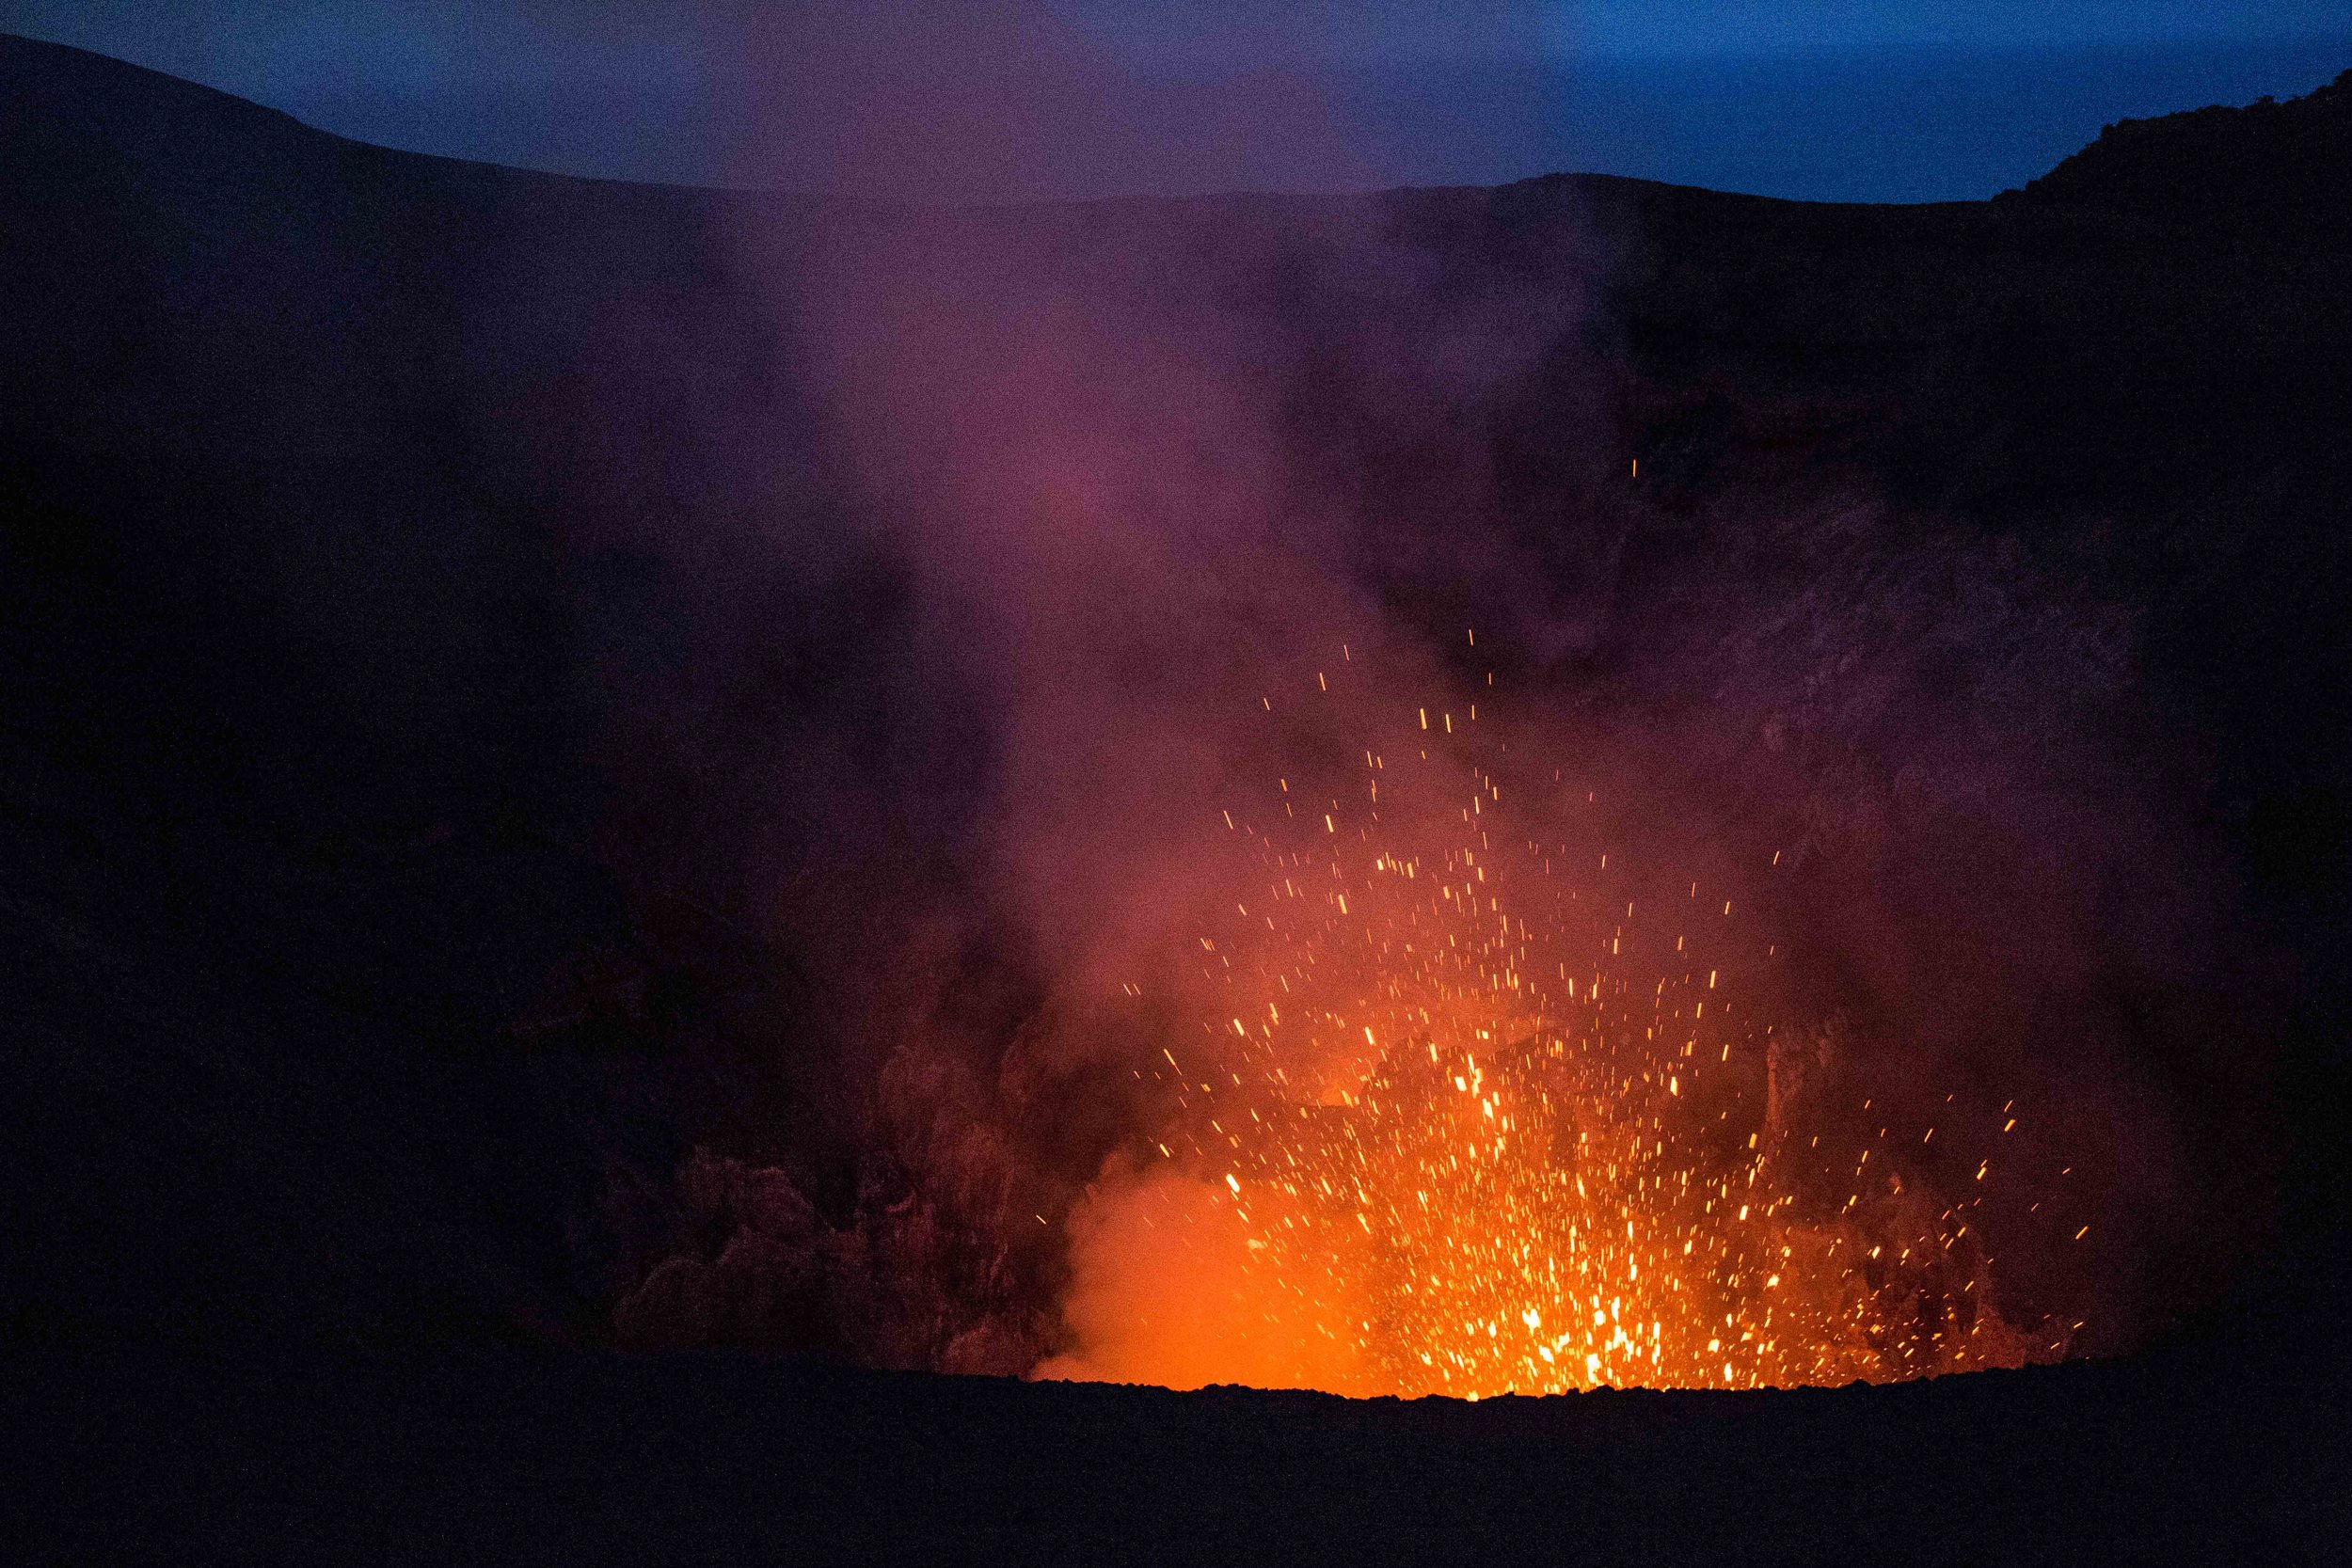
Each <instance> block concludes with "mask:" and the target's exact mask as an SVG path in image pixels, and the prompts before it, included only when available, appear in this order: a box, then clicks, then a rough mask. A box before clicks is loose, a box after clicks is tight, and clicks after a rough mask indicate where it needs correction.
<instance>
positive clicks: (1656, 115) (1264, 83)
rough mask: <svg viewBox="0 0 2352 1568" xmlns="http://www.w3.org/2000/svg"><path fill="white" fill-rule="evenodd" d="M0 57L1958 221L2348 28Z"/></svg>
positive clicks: (1488, 15) (1725, 27) (1810, 14)
mask: <svg viewBox="0 0 2352 1568" xmlns="http://www.w3.org/2000/svg"><path fill="white" fill-rule="evenodd" d="M1269 18H1273V19H1274V20H1269ZM0 29H6V30H8V31H14V32H22V33H25V34H29V35H32V36H34V37H38V38H44V39H49V40H56V41H59V42H65V43H72V44H77V45H80V46H82V47H85V48H88V49H94V50H97V51H100V52H102V53H105V54H110V55H119V56H121V57H123V58H127V59H131V60H134V61H135V62H137V63H140V64H143V65H148V66H151V67H154V68H156V69H158V70H162V71H170V72H172V73H174V74H177V75H183V76H187V77H191V78H194V79H196V80H199V81H202V82H206V83H209V84H211V85H213V86H215V87H222V88H225V89H227V90H230V91H232V92H236V93H239V94H242V95H245V96H247V97H250V98H254V99H257V100H259V101H261V102H262V103H268V104H271V105H273V106H275V107H278V108H281V109H284V110H286V111H288V112H290V113H292V114H294V115H295V116H297V117H298V118H300V119H304V120H306V121H309V122H310V123H311V124H314V125H318V126H322V127H324V128H326V129H328V130H332V131H336V132H340V133H342V134H344V135H351V136H356V137H359V138H362V139H365V140H369V141H374V142H380V143H384V144H388V145H390V146H394V147H399V148H404V149H410V150H421V151H430V152H439V153H446V154H452V155H456V156H463V157H471V158H481V159H486V160H490V161H494V162H499V163H505V164H514V165H520V166H534V167H542V168H550V169H560V170H564V171H568V172H575V173H584V174H596V175H606V176H613V177H621V178H629V179H658V180H674V181H681V182H695V183H727V184H739V185H750V186H763V187H785V188H813V187H825V186H832V187H835V188H846V189H854V190H857V191H860V192H864V193H868V194H880V195H890V196H910V197H917V198H950V199H982V200H987V199H1004V198H1030V197H1051V196H1095V195H1105V194H1124V193H1132V192H1182V191H1190V190H1203V189H1220V188H1236V187H1241V188H1265V189H1294V190H1296V189H1341V188H1357V187H1364V186H1376V185H1387V184H1395V183H1493V182H1502V181H1507V180H1513V179H1518V178H1521V177H1524V176H1528V175H1534V174H1539V173H1545V172H1549V171H1554V170H1560V169H1579V170H1593V171H1599V172H1605V173H1617V174H1629V175H1637V176H1642V177H1645V178H1651V179H1660V180H1669V181H1675V182H1684V183H1691V184H1699V185H1707V186H1712V187H1715V188H1720V189H1730V190H1740V191H1750V192H1756V193H1760V194H1765V195H1772V196H1787V197H1802V198H1823V199H1837V200H1880V201H1922V200H1935V199H1943V198H1978V197H1983V196H1987V195H1990V194H1991V193H1993V192H1994V191H1997V190H2000V189H2003V188H2005V187H2009V186H2013V185H2016V184H2019V183H2021V182H2024V181H2026V180H2027V179H2029V178H2031V177H2032V176H2034V175H2036V174H2038V173H2040V172H2042V170H2044V169H2046V168H2047V167H2049V166H2051V165H2052V164H2053V163H2055V162H2056V161H2057V160H2058V159H2059V158H2060V157H2062V156H2064V155H2065V154H2066V153H2068V152H2069V151H2071V150H2074V149H2075V148H2077V147H2079V146H2081V145H2082V144H2084V143H2085V142H2087V141H2089V140H2090V138H2091V137H2093V136H2095V135H2097V133H2098V131H2099V128H2100V127H2101V126H2102V125H2103V124H2105V123H2106V122H2108V121H2110V120H2114V119H2121V118H2124V117H2128V116H2147V115H2154V114H2162V113H2167V112H2169V111H2172V110H2176V109H2182V108H2188V107H2194V106H2197V105H2200V104H2203V103H2246V102H2249V101H2251V100H2252V99H2254V98H2257V97H2259V96H2261V95H2263V94H2265V93H2268V94H2273V95H2276V96H2279V97H2282V98H2283V97H2288V96H2292V95H2295V94H2297V93H2301V92H2305V91H2308V90H2309V89H2311V88H2312V87H2315V86H2317V85H2319V84H2320V83H2322V82H2324V81H2326V80H2327V79H2328V78H2329V77H2331V76H2332V75H2333V74H2334V73H2335V72H2336V71H2340V70H2342V69H2344V67H2345V66H2346V65H2347V64H2352V0H2246V3H2242V4H2237V5H2233V6H2226V7H2224V6H2217V5H2211V4H2194V3H2189V0H2083V3H2079V4H2068V5H2064V6H2052V5H2048V4H2042V3H2031V0H1915V3H1912V4H1879V5H1865V4H1860V3H1856V0H1653V3H1648V4H1634V3H1628V0H1611V3H1602V4H1588V5H1581V6H1577V5H1558V4H1555V5H1539V4H1532V3H1516V4H1505V5H1490V6H1460V5H1448V4H1439V3H1437V0H1373V3H1369V4H1358V5H1336V4H1310V5H1300V6H1295V7H1290V8H1273V7H1267V6H1261V5H1243V4H1231V3H1229V4H1205V5H1204V4H1188V5H1149V4H1144V3H1142V0H1053V3H1036V0H999V3H993V4H979V5H971V6H960V7H946V6H935V5H933V6H925V5H909V4H903V3H896V4H894V3H888V0H884V3H881V4H846V3H843V0H822V3H819V4H816V5H808V6H777V5H773V4H761V3H758V0H692V3H673V4H662V5H655V4H650V3H647V0H536V3H533V0H439V3H431V0H243V3H240V0H184V3H181V4H175V5H172V6H169V7H160V6H156V5H154V4H152V3H151V0H0Z"/></svg>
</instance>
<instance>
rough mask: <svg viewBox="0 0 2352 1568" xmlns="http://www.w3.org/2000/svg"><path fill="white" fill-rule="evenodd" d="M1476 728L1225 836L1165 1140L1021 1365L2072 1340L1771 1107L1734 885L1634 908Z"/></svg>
mask: <svg viewBox="0 0 2352 1568" xmlns="http://www.w3.org/2000/svg"><path fill="white" fill-rule="evenodd" d="M1359 671H1360V665H1359V666H1358V667H1357V672H1351V674H1353V673H1358V672H1359ZM1316 686H1317V690H1318V694H1320V693H1322V692H1327V691H1329V690H1330V689H1331V687H1330V678H1329V677H1328V676H1327V675H1323V676H1318V678H1317V683H1316ZM1265 708H1266V712H1267V714H1268V716H1269V721H1274V720H1275V717H1276V713H1275V709H1274V705H1273V703H1272V701H1271V700H1270V699H1269V700H1268V701H1267V702H1266V704H1265ZM1383 729H1384V733H1382V734H1381V735H1380V736H1378V737H1377V738H1376V739H1375V741H1374V743H1373V744H1371V745H1370V746H1369V747H1364V748H1360V749H1359V750H1360V754H1359V755H1356V756H1353V757H1351V758H1350V759H1349V760H1348V761H1347V763H1346V764H1345V765H1344V766H1343V767H1333V766H1331V765H1330V764H1328V763H1326V764H1325V765H1324V766H1322V767H1320V768H1316V767H1310V766H1305V765H1301V766H1300V767H1299V769H1298V772H1297V773H1296V774H1278V775H1277V776H1276V777H1274V778H1273V779H1270V780H1268V781H1267V783H1268V784H1269V785H1270V787H1268V788H1266V789H1265V790H1264V791H1263V793H1261V794H1258V795H1256V796H1255V798H1252V799H1245V800H1236V801H1235V803H1234V805H1233V806H1232V809H1231V810H1229V811H1227V812H1226V813H1225V814H1224V819H1223V820H1222V821H1220V822H1219V823H1217V824H1216V828H1215V830H1214V831H1216V832H1219V833H1222V834H1227V835H1235V836H1237V837H1238V838H1239V839H1242V840H1246V841H1247V843H1248V846H1249V850H1250V854H1251V856H1252V858H1253V860H1254V864H1255V868H1256V872H1257V875H1256V877H1255V878H1254V879H1253V880H1252V882H1251V883H1250V885H1248V886H1247V887H1245V888H1243V889H1240V890H1238V896H1236V897H1235V898H1234V899H1233V901H1232V907H1231V909H1230V910H1229V911H1226V912H1225V913H1224V914H1223V915H1222V916H1221V917H1220V919H1219V920H1218V921H1217V922H1216V927H1215V928H1213V929H1208V930H1203V931H1201V932H1200V933H1198V935H1197V936H1196V937H1194V938H1193V939H1192V940H1193V941H1195V942H1197V947H1196V948H1195V950H1194V951H1193V955H1192V957H1193V962H1192V963H1191V965H1190V974H1187V975H1186V976H1185V984H1184V987H1183V988H1182V990H1183V994H1182V999H1181V1004H1180V1006H1179V1009H1178V1010H1179V1013H1180V1015H1183V1014H1184V1013H1186V1012H1187V1011H1188V1013H1189V1016H1190V1019H1191V1022H1190V1023H1189V1024H1188V1025H1187V1026H1186V1027H1184V1029H1183V1030H1182V1032H1180V1033H1179V1034H1178V1035H1177V1036H1176V1037H1174V1038H1172V1039H1170V1040H1169V1041H1168V1044H1167V1046H1166V1048H1165V1049H1164V1050H1163V1052H1162V1053H1161V1059H1160V1061H1159V1062H1158V1063H1157V1064H1156V1068H1155V1071H1156V1074H1157V1076H1158V1078H1159V1081H1160V1084H1161V1085H1163V1087H1164V1088H1165V1090H1166V1092H1167V1095H1168V1102H1169V1121H1168V1126H1167V1128H1166V1129H1165V1130H1164V1132H1162V1133H1161V1135H1160V1136H1158V1137H1157V1138H1156V1139H1155V1140H1154V1141H1153V1142H1152V1145H1151V1147H1150V1148H1147V1149H1143V1150H1140V1151H1139V1152H1138V1156H1137V1158H1136V1160H1135V1161H1134V1162H1133V1163H1131V1164H1126V1165H1123V1166H1121V1167H1120V1168H1116V1169H1113V1170H1111V1171H1108V1172H1106V1173H1105V1174H1104V1180H1103V1181H1102V1182H1100V1183H1098V1186H1097V1188H1096V1189H1095V1191H1094V1193H1093V1196H1091V1198H1090V1199H1089V1202H1087V1203H1086V1204H1085V1205H1083V1206H1082V1207H1081V1208H1080V1210H1079V1212H1078V1213H1077V1214H1076V1215H1075V1216H1074V1217H1073V1232H1072V1239H1073V1263H1074V1269H1075V1275H1076V1278H1075V1283H1074V1284H1073V1288H1072V1290H1071V1291H1070V1293H1069V1295H1068V1298H1067V1299H1066V1301H1065V1312H1066V1316H1067V1318H1068V1321H1069V1323H1070V1325H1071V1328H1072V1330H1073V1336H1074V1338H1075V1339H1076V1342H1077V1343H1076V1348H1075V1349H1074V1350H1073V1352H1072V1353H1071V1354H1068V1355H1066V1356H1063V1357H1060V1358H1058V1359H1057V1360H1056V1361H1053V1362H1050V1363H1048V1364H1047V1365H1046V1366H1044V1367H1042V1368H1041V1369H1040V1370H1041V1373H1042V1374H1044V1375H1049V1376H1053V1375H1059V1376H1080V1377H1099V1378H1108V1379H1115V1380H1120V1381H1135V1382H1152V1383H1162V1384H1168V1385H1170V1386H1199V1385H1201V1384H1206V1383H1215V1382H1238V1383H1251V1384H1258V1385H1261V1386H1309V1387H1318V1388H1324V1389H1327V1390H1330V1391H1333V1392H1339V1393H1347V1394H1357V1395H1376V1394H1395V1395H1407V1396H1409V1395H1420V1394H1433V1393H1434V1394H1452V1395H1457V1396H1468V1397H1471V1398H1478V1397H1485V1396H1492V1395H1497V1394H1502V1393H1504V1392H1506V1391H1514V1390H1516V1391H1518V1392H1520V1393H1542V1392H1554V1391H1559V1390H1565V1389H1571V1388H1589V1387H1593V1386H1599V1385H1612V1386H1629V1385H1641V1386H1656V1387H1735V1388H1738V1387H1755V1386H1774V1385H1778V1386H1787V1385H1797V1384H1837V1383H1845V1382H1851V1381H1853V1380H1856V1379H1863V1380H1868V1381H1873V1382H1876V1381H1885V1380H1890V1379H1895V1378H1901V1377H1909V1376H1918V1375H1923V1374H1929V1373H1933V1372H1938V1371H1947V1370H1960V1369H1965V1368H1975V1367H1981V1366H1987V1365H2000V1364H2008V1365H2014V1364H2016V1363H2018V1362H2020V1361H2023V1360H2025V1359H2026V1358H2027V1356H2028V1354H2029V1353H2030V1354H2050V1353H2052V1352H2054V1351H2056V1350H2057V1349H2058V1348H2060V1347H2058V1346H2057V1345H2055V1344H2042V1343H2035V1344H2032V1345H2030V1346H2029V1345H2028V1343H2027V1341H2026V1338H2025V1337H2023V1336H2021V1335H2019V1334H2018V1333H2016V1332H2015V1331H2013V1330H2012V1329H2010V1327H2009V1326H2008V1325H2007V1324H2006V1323H2004V1322H2003V1321H2002V1320H2001V1319H2000V1318H1999V1317H1998V1316H1997V1315H1996V1314H1995V1313H1994V1311H1993V1310H1992V1308H1991V1307H1990V1304H1989V1303H1988V1302H1986V1300H1985V1299H1984V1296H1985V1294H1986V1293H1987V1292H1986V1282H1985V1274H1984V1270H1983V1268H1982V1266H1981V1260H1980V1259H1979V1255H1978V1253H1977V1252H1976V1250H1975V1248H1976V1243H1975V1242H1974V1241H1973V1240H1972V1239H1971V1237H1970V1234H1969V1227H1968V1225H1967V1221H1966V1216H1965V1212H1964V1210H1963V1208H1959V1207H1952V1208H1942V1207H1939V1206H1937V1205H1935V1204H1933V1203H1931V1202H1930V1201H1928V1200H1927V1199H1926V1198H1925V1196H1924V1195H1923V1194H1922V1193H1921V1192H1919V1191H1916V1190H1913V1191H1909V1192H1907V1191H1906V1190H1905V1186H1904V1182H1903V1179H1902V1177H1901V1175H1900V1173H1899V1172H1898V1171H1895V1170H1894V1169H1893V1168H1892V1166H1891V1165H1890V1164H1889V1162H1888V1161H1886V1160H1885V1159H1883V1158H1882V1159H1881V1161H1880V1163H1879V1166H1878V1168H1877V1169H1876V1170H1875V1171H1874V1170H1872V1169H1870V1167H1869V1164H1868V1162H1869V1158H1870V1155H1869V1152H1868V1151H1867V1149H1866V1150H1865V1151H1864V1152H1863V1154H1862V1156H1861V1159H1860V1161H1858V1162H1857V1161H1853V1160H1851V1158H1848V1157H1845V1156H1837V1157H1835V1158H1833V1157H1832V1156H1830V1155H1828V1154H1826V1153H1824V1152H1823V1151H1821V1150H1820V1148H1819V1145H1820V1139H1819V1138H1818V1136H1812V1135H1811V1134H1809V1133H1807V1132H1805V1130H1804V1129H1803V1128H1802V1127H1800V1126H1798V1125H1792V1124H1791V1117H1793V1116H1794V1115H1796V1110H1795V1107H1796V1106H1797V1103H1798V1096H1797V1094H1796V1085H1795V1084H1794V1081H1793V1080H1794V1074H1795V1070H1796V1069H1795V1065H1794V1064H1795V1063H1796V1062H1797V1061H1798V1060H1799V1059H1800V1058H1801V1056H1802V1053H1801V1052H1796V1053H1790V1052H1788V1050H1787V1048H1786V1042H1785V1040H1784V1041H1776V1040H1775V1038H1774V1036H1773V1027H1774V1026H1773V1025H1772V1023H1771V1022H1769V1021H1767V1020H1765V1019H1763V1018H1760V1017H1756V1016H1751V1015H1750V1014H1749V1013H1748V1012H1746V1011H1745V1010H1743V1009H1744V1006H1745V1004H1744V1003H1743V1001H1742V998H1741V997H1740V993H1739V990H1738V989H1737V985H1736V982H1735V980H1734V978H1733V976H1734V974H1735V972H1737V973H1756V972H1758V971H1759V969H1760V968H1761V967H1762V966H1761V965H1760V963H1759V960H1760V959H1761V958H1763V955H1762V954H1760V953H1752V952H1749V951H1748V950H1747V949H1746V947H1745V946H1743V943H1745V942H1749V941H1750V939H1752V938H1753V937H1754V935H1755V933H1753V932H1748V931H1745V930H1743V929H1742V927H1740V924H1739V922H1738V921H1736V920H1735V918H1734V915H1733V911H1732V907H1731V901H1730V900H1728V899H1725V898H1723V897H1720V896H1718V897H1712V898H1710V897H1708V895H1706V894H1705V891H1704V890H1703V889H1701V888H1700V887H1699V886H1697V885H1696V884H1692V886H1691V888H1690V896H1689V897H1688V898H1687V899H1677V900H1676V902H1677V904H1678V905H1682V906H1687V907H1679V908H1676V909H1673V910H1670V911H1665V912H1664V913H1663V914H1662V915H1661V916H1659V917H1657V918H1654V919H1651V920H1649V921H1647V922H1642V923H1637V921H1636V918H1635V911H1634V910H1633V907H1632V905H1631V903H1630V902H1629V900H1628V899H1627V898H1626V897H1625V896H1624V891H1625V890H1624V887H1623V885H1622V884H1621V883H1619V882H1617V881H1615V880H1613V878H1612V875H1611V873H1610V870H1609V867H1608V864H1607V860H1606V856H1607V851H1606V849H1604V848H1602V847H1599V846H1597V845H1596V844H1593V843H1591V842H1589V841H1588V840H1587V839H1585V838H1584V837H1583V836H1582V830H1581V828H1580V827H1579V823H1580V822H1581V821H1585V820H1589V814H1585V815H1583V816H1580V809H1579V808H1580V807H1582V806H1583V805H1585V804H1586V803H1587V800H1588V796H1587V793H1586V791H1585V790H1584V789H1583V788H1581V786H1578V785H1574V784H1563V783H1561V782H1560V781H1559V775H1558V774H1557V773H1555V772H1551V771H1549V770H1548V769H1538V768H1530V767H1527V766H1525V765H1524V764H1523V763H1521V762H1520V761H1518V759H1513V758H1511V757H1510V756H1509V755H1508V747H1507V745H1506V744H1505V743H1504V741H1503V740H1502V737H1501V736H1497V735H1495V734H1493V732H1494V731H1495V730H1496V729H1497V725H1496V724H1495V723H1494V716H1493V714H1492V713H1491V712H1490V713H1489V715H1488V719H1487V721H1485V722H1484V723H1482V722H1481V721H1479V720H1478V719H1477V717H1476V709H1475V708H1473V707H1471V706H1470V705H1468V704H1464V705H1463V706H1462V708H1461V709H1460V710H1458V711H1454V710H1445V709H1441V708H1428V707H1421V706H1418V705H1416V706H1415V707H1412V708H1409V709H1406V710H1404V711H1403V713H1402V714H1401V715H1400V716H1399V717H1398V718H1397V719H1396V720H1395V721H1394V722H1393V723H1392V724H1391V725H1389V726H1384V727H1383ZM1506 767H1508V768H1510V769H1511V773H1510V777H1509V778H1506V777H1504V776H1503V771H1504V769H1505V768H1506ZM1530 774H1536V775H1539V776H1538V777H1537V778H1536V779H1535V781H1534V783H1532V784H1531V783H1528V782H1527V776H1528V775H1530ZM1515 781H1516V782H1515ZM1226 842H1227V844H1228V845H1229V846H1230V845H1231V844H1232V842H1233V839H1232V838H1231V837H1229V838H1228V839H1227V841H1226ZM1669 928H1672V929H1673V932H1674V936H1673V941H1674V947H1673V950H1672V951H1668V950H1666V948H1665V940H1666V936H1665V934H1666V932H1667V930H1668V929H1669ZM1757 945H1761V944H1760V943H1758V944H1757ZM1138 989H1140V988H1138ZM1808 1139H1809V1140H1810V1141H1808ZM1840 1161H1842V1162H1843V1163H1842V1164H1840V1163H1839V1162H1840ZM1846 1167H1851V1172H1852V1174H1853V1175H1854V1178H1855V1179H1854V1180H1852V1181H1851V1182H1847V1181H1846V1180H1844V1176H1845V1174H1846ZM1824 1181H1836V1182H1837V1183H1838V1184H1839V1185H1840V1186H1841V1187H1845V1188H1848V1189H1850V1193H1849V1192H1830V1193H1828V1194H1827V1196H1824V1191H1825V1189H1824V1187H1823V1183H1824ZM1840 1197H1843V1198H1844V1202H1843V1203H1842V1205H1841V1204H1840V1203H1839V1202H1838V1201H1837V1199H1838V1198H1840Z"/></svg>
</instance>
